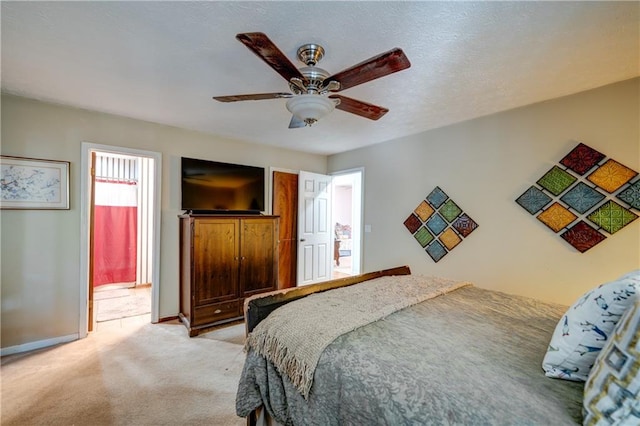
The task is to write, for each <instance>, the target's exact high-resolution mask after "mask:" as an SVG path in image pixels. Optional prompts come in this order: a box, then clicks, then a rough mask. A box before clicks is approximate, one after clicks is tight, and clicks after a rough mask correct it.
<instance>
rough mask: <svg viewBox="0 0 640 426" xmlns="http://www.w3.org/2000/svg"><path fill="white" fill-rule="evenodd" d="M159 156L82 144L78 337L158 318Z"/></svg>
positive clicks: (139, 151)
mask: <svg viewBox="0 0 640 426" xmlns="http://www.w3.org/2000/svg"><path fill="white" fill-rule="evenodd" d="M161 162H162V156H161V154H160V153H157V152H151V151H142V150H136V149H131V148H124V147H114V146H108V145H95V144H89V143H83V144H82V163H81V169H82V176H83V179H82V184H81V186H82V188H81V189H82V197H81V198H82V201H81V203H82V208H81V216H82V229H81V236H82V239H83V241H86V244H87V245H86V251H84V250H83V252H82V253H81V272H82V274H83V276H85V277H86V281H85V282H84V283H83V284H82V285H81V289H80V302H81V314H82V315H81V318H80V330H79V331H80V333H79V334H80V337H85V336H86V334H87V332H88V331H93V330H97V329H102V328H104V326H107V325H108V326H118V327H123V326H125V325H126V324H127V323H131V321H134V322H136V321H137V322H140V321H144V322H146V323H148V322H157V321H158V298H159V292H158V277H159V246H160V191H161V188H160V179H161V173H160V167H161ZM101 325H102V327H101Z"/></svg>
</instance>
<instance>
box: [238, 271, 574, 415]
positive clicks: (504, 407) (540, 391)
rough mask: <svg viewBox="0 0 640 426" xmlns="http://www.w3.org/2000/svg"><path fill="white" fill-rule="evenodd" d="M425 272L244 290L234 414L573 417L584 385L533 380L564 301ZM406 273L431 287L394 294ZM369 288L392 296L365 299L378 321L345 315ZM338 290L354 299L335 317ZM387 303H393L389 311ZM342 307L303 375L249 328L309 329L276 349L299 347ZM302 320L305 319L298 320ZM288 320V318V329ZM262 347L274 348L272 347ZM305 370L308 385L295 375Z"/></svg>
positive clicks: (296, 365) (304, 347)
mask: <svg viewBox="0 0 640 426" xmlns="http://www.w3.org/2000/svg"><path fill="white" fill-rule="evenodd" d="M384 280H386V281H384ZM407 280H408V281H407ZM433 280H434V279H433V278H431V277H422V276H419V275H416V276H411V275H410V270H409V268H408V267H406V266H405V267H399V268H393V269H389V270H385V271H378V272H374V273H368V274H363V275H360V276H357V277H349V278H345V279H340V280H334V281H329V282H326V283H321V284H317V285H312V286H307V287H300V288H292V289H286V290H282V291H276V292H272V293H267V294H264V295H259V296H255V297H252V298H250V299H247V301H246V302H245V318H246V327H247V333H248V334H247V336H248V338H247V342H248V343H247V357H246V362H245V365H244V369H243V372H242V376H241V379H240V383H239V386H238V393H237V398H236V412H237V414H238V415H239V416H241V417H247V420H248V424H250V425H251V424H256V423H257V422H262V421H263V420H264V419H263V417H265V416H266V417H267V418H268V419H269V421H271V422H275V423H271V424H283V425H289V424H293V425H298V424H300V425H345V424H354V425H356V424H357V425H362V424H367V425H377V424H381V425H402V424H406V425H418V424H469V425H471V424H473V425H481V424H486V425H501V424H504V425H514V424H517V425H543V424H544V425H547V424H554V425H563V424H579V423H581V422H582V398H583V388H584V384H583V383H580V382H571V381H565V380H558V379H551V378H548V377H545V374H544V371H542V369H541V363H542V360H543V357H544V356H545V352H546V351H547V345H548V343H549V339H550V337H551V335H552V333H553V331H554V328H555V327H556V324H557V323H558V320H559V319H560V318H561V317H562V315H563V313H564V312H565V311H566V309H567V307H566V306H562V305H554V304H549V303H543V302H540V301H536V300H533V299H529V298H524V297H519V296H513V295H508V294H505V293H501V292H496V291H489V290H484V289H481V288H478V287H476V286H474V285H472V284H469V283H457V282H454V281H448V280H442V279H435V281H433ZM406 282H409V283H410V284H411V285H419V286H434V285H435V287H434V288H435V290H433V291H431V290H430V292H431V293H433V294H431V295H430V296H429V297H426V298H423V297H422V296H420V297H421V298H420V299H416V298H415V297H414V296H415V295H414V293H411V294H410V295H409V296H408V297H405V296H396V294H397V293H401V292H402V291H403V290H402V289H403V288H405V287H406V286H407V285H408V284H406ZM434 282H435V284H434ZM415 283H419V284H415ZM376 286H377V287H376ZM396 286H397V287H396ZM436 287H437V288H436ZM375 288H382V289H384V290H387V293H393V294H392V295H391V296H392V297H395V298H396V299H397V298H398V297H399V298H400V299H398V300H401V302H400V304H398V301H397V300H396V299H393V301H391V302H389V303H387V302H386V301H382V302H381V301H380V300H378V298H377V297H373V298H374V299H376V300H375V301H374V302H372V303H374V304H376V303H377V304H378V305H377V306H383V307H384V309H383V310H382V311H381V312H382V313H381V314H380V313H378V314H377V315H379V317H378V318H375V319H374V320H370V318H364V319H362V318H360V316H361V315H359V314H358V315H355V314H352V312H353V311H358V309H360V305H361V304H367V303H368V302H366V301H364V302H363V301H362V300H363V297H362V294H363V293H362V292H363V291H367V292H369V291H375V290H374V289H375ZM428 288H429V289H431V288H432V287H428ZM328 290H331V291H328ZM340 291H343V292H345V291H351V292H352V293H353V296H345V295H342V294H341V295H339V296H331V295H332V294H336V295H337V294H338V293H336V292H340ZM358 292H360V293H358ZM427 293H429V291H428V292H427ZM345 294H346V293H345ZM320 297H329V299H326V300H323V299H319V298H320ZM331 297H334V299H331ZM348 297H354V299H353V300H356V301H357V302H356V303H355V305H357V308H348V309H347V311H343V313H342V314H338V312H340V311H337V310H335V311H332V309H344V308H345V307H344V306H342V307H340V306H337V305H340V304H341V302H342V301H343V300H346V299H347V298H348ZM385 297H386V296H385ZM314 298H318V299H317V300H316V299H314ZM403 298H404V299H403ZM405 299H406V300H405ZM332 300H333V301H332ZM291 302H295V303H291ZM304 303H306V305H304ZM349 303H353V301H352V302H348V301H345V304H346V305H345V306H352V305H349ZM402 303H405V304H406V306H402ZM297 305H300V306H301V309H302V311H303V312H302V313H301V314H300V315H301V316H300V317H299V319H298V320H296V321H291V320H290V319H289V320H281V321H280V322H278V316H279V315H281V312H284V311H285V310H289V313H288V314H286V315H289V314H291V312H296V309H297V308H296V306H297ZM334 305H335V306H334ZM387 305H393V306H396V307H397V309H394V312H389V310H388V309H387ZM314 307H315V308H314ZM325 312H326V316H325V317H323V316H322V315H323V313H325ZM296 315H297V314H296ZM314 315H315V316H314ZM318 315H319V316H318ZM354 316H357V317H358V318H357V319H356V321H355V322H353V323H352V324H351V325H346V326H345V327H347V328H348V329H349V331H347V332H343V331H344V330H338V331H337V332H336V333H335V334H338V336H337V337H335V338H334V337H331V338H330V339H329V340H330V343H328V344H324V347H323V344H318V346H319V348H320V351H319V355H317V356H316V359H315V360H314V361H313V362H312V364H313V363H315V365H313V366H312V367H313V368H312V369H311V370H312V371H311V372H309V371H307V369H306V368H307V365H306V364H304V363H302V364H304V365H303V367H304V368H299V367H300V364H301V363H298V361H297V360H296V359H293V360H292V359H291V358H287V356H288V352H287V350H283V349H282V348H275V349H274V346H273V345H271V346H269V344H265V341H267V340H268V339H267V338H264V337H263V338H258V337H255V336H256V335H258V336H260V335H261V334H260V333H262V332H263V330H262V327H263V326H265V327H266V326H267V324H269V326H270V327H275V329H285V328H287V327H289V328H291V329H297V328H298V326H300V327H302V328H303V331H301V332H300V336H298V339H304V338H305V337H304V336H309V339H310V343H309V345H307V344H306V343H305V342H304V341H303V340H298V341H297V343H296V341H295V340H293V341H292V346H291V347H289V349H288V351H289V352H291V353H293V352H295V350H298V351H301V352H305V351H306V350H307V349H308V347H314V345H316V344H315V343H314V342H311V337H310V336H311V335H313V334H314V333H315V332H313V331H310V330H312V329H310V328H309V327H312V326H313V325H314V323H315V324H316V325H318V326H319V325H322V324H324V323H325V322H326V323H331V321H332V318H333V319H335V318H339V320H338V321H336V322H335V324H331V325H327V328H326V329H325V330H324V331H322V330H321V331H319V332H318V333H320V334H323V333H324V334H326V333H328V332H329V333H330V332H331V331H332V330H333V329H335V328H340V327H341V326H343V323H349V321H352V319H351V318H352V317H354ZM365 316H366V315H365ZM305 318H308V319H309V324H306V325H305V324H303V323H304V321H305ZM321 318H324V319H325V320H319V319H321ZM358 321H365V322H369V323H367V324H366V325H362V324H361V323H358ZM291 323H293V324H295V326H293V327H290V326H291ZM354 324H355V325H354ZM313 339H315V337H314V338H313ZM258 340H261V341H262V343H263V345H262V346H260V345H259V344H257V343H256V341H258ZM269 342H271V340H269ZM300 342H303V343H302V344H301V343H300ZM265 345H266V346H265ZM265 347H266V348H267V349H268V348H271V349H270V350H271V351H272V352H278V353H279V354H280V355H282V354H283V353H284V354H285V356H281V357H280V358H278V357H277V356H273V354H271V353H267V352H269V350H267V349H265ZM296 348H298V349H296ZM292 366H293V367H292ZM291 368H293V370H291ZM300 371H302V373H301V372H300ZM305 375H306V376H305ZM308 376H311V379H309V380H310V381H311V383H309V380H307V381H305V377H307V379H308Z"/></svg>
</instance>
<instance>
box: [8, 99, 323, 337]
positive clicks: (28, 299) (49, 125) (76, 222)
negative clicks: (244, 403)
mask: <svg viewBox="0 0 640 426" xmlns="http://www.w3.org/2000/svg"><path fill="white" fill-rule="evenodd" d="M1 112H2V149H1V152H2V154H3V155H13V156H20V157H32V158H43V159H53V160H65V161H70V162H71V182H70V186H71V187H70V198H71V209H70V210H68V211H66V210H60V211H43V210H41V211H38V210H16V211H11V210H2V211H1V213H0V215H1V226H2V228H1V232H2V247H1V250H2V253H1V261H2V263H1V265H0V266H1V268H2V294H1V297H2V305H1V306H2V327H1V332H2V343H1V347H2V348H7V347H13V346H18V345H25V344H28V343H32V342H38V341H48V340H50V339H56V338H59V337H61V336H70V335H74V334H78V333H79V330H78V327H79V316H80V312H79V306H80V300H79V295H80V286H81V285H84V283H82V282H81V279H80V266H79V263H80V255H81V253H80V250H81V249H82V248H81V241H80V176H79V174H80V158H81V144H82V142H90V143H94V144H104V145H114V146H119V147H129V148H135V149H140V150H148V151H156V152H161V153H162V156H163V157H162V169H163V170H162V222H161V255H160V258H161V261H160V262H161V266H160V284H159V285H160V287H159V289H160V306H159V315H160V318H163V317H168V316H173V315H177V313H178V298H179V295H178V219H177V215H178V214H180V213H181V210H180V189H179V175H180V171H179V167H180V165H179V164H180V163H179V158H180V157H181V156H186V157H194V158H203V159H214V160H218V161H225V162H234V163H243V164H250V165H257V166H264V167H270V166H273V167H281V168H285V169H292V170H297V169H303V170H308V171H312V172H317V173H324V172H325V171H326V157H325V156H320V155H311V154H304V153H300V152H294V151H289V150H283V149H277V148H270V147H264V146H256V145H252V144H247V143H242V142H238V141H231V140H225V139H221V138H216V137H213V136H208V135H204V134H201V133H197V132H191V131H186V130H181V129H177V128H173V127H168V126H161V125H157V124H152V123H148V122H142V121H138V120H131V119H125V118H121V117H116V116H113V115H108V114H101V113H96V112H90V111H84V110H79V109H73V108H66V107H62V106H57V105H51V104H47V103H43V102H38V101H34V100H29V99H24V98H20V97H14V96H8V95H3V96H2V110H1Z"/></svg>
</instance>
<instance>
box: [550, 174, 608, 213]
mask: <svg viewBox="0 0 640 426" xmlns="http://www.w3.org/2000/svg"><path fill="white" fill-rule="evenodd" d="M604 197H605V195H604V194H602V193H601V192H598V191H597V190H596V189H593V188H591V187H590V186H589V185H587V184H585V183H583V182H578V184H577V185H575V186H574V187H573V188H571V189H570V190H569V191H567V192H565V194H564V195H563V196H562V197H561V198H560V200H562V201H563V202H564V203H565V204H567V205H568V206H569V207H571V208H572V209H574V210H576V211H577V212H578V213H580V214H584V213H586V212H587V211H589V210H590V209H591V208H593V207H594V206H595V205H596V204H598V203H599V202H600V201H602V200H603V199H604Z"/></svg>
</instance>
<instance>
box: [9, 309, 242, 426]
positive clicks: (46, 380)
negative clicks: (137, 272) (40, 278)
mask: <svg viewBox="0 0 640 426" xmlns="http://www.w3.org/2000/svg"><path fill="white" fill-rule="evenodd" d="M243 343H244V324H243V323H241V324H236V325H233V326H229V327H223V328H220V329H217V330H214V331H212V332H210V333H206V334H203V335H201V336H198V337H193V338H189V337H188V334H187V330H186V329H185V327H184V326H182V325H181V324H179V323H178V322H177V321H172V322H167V323H163V324H144V325H140V326H131V327H128V328H123V329H109V330H105V331H98V332H94V333H91V334H90V335H89V336H88V337H87V338H86V339H82V340H78V341H75V342H71V343H67V344H64V345H59V346H56V347H53V348H48V349H42V350H39V351H34V352H32V353H29V354H18V355H11V356H6V357H3V358H2V367H1V373H2V374H1V380H2V382H1V391H0V400H1V403H2V405H1V408H2V412H1V415H0V423H1V424H2V425H3V426H10V425H21V426H22V425H91V426H96V425H177V424H181V425H244V424H246V423H245V420H244V419H242V418H239V417H237V416H236V415H235V393H236V389H237V386H238V380H239V378H240V373H241V371H242V365H243V363H244V358H245V354H244V352H243Z"/></svg>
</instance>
